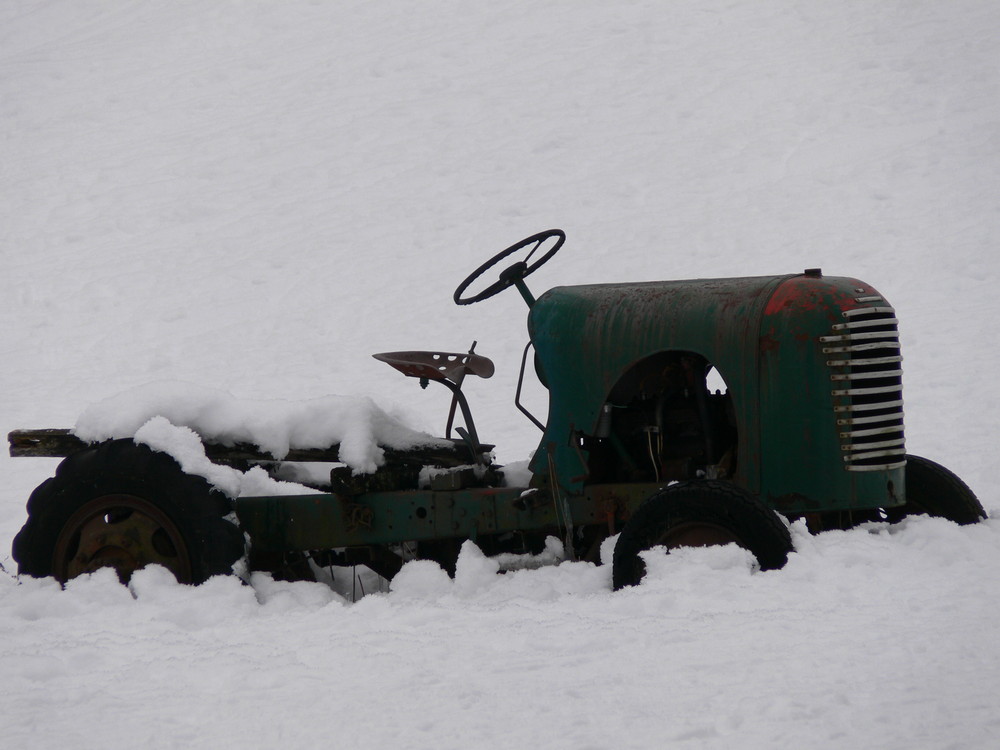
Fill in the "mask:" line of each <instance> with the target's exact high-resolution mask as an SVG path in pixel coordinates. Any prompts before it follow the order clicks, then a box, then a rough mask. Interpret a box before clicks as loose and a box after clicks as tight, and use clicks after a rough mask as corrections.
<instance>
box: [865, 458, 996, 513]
mask: <svg viewBox="0 0 1000 750" xmlns="http://www.w3.org/2000/svg"><path fill="white" fill-rule="evenodd" d="M885 513H886V516H887V517H888V519H889V520H890V521H893V522H896V521H901V520H902V519H904V518H905V517H906V516H912V515H920V514H925V515H928V516H936V517H938V518H947V519H948V520H949V521H954V522H955V523H957V524H961V525H963V526H964V525H967V524H970V523H979V522H980V521H982V520H983V519H984V518H986V511H985V510H983V506H982V504H981V503H980V502H979V499H978V498H977V497H976V495H975V493H974V492H973V491H972V490H971V489H969V487H968V485H967V484H966V483H965V482H963V481H962V480H961V479H959V478H958V477H957V476H956V475H955V474H954V472H952V471H950V470H948V469H946V468H945V467H943V466H941V464H937V463H934V462H933V461H931V460H929V459H926V458H922V457H920V456H911V455H908V456H907V457H906V504H905V505H901V506H899V507H897V508H887V509H886V511H885Z"/></svg>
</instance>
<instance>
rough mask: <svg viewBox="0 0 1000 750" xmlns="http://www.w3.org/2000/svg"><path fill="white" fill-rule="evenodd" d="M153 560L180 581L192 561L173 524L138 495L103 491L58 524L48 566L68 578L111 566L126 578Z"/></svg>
mask: <svg viewBox="0 0 1000 750" xmlns="http://www.w3.org/2000/svg"><path fill="white" fill-rule="evenodd" d="M153 564H157V565H162V566H163V567H165V568H167V569H168V570H169V571H170V572H171V573H173V574H174V576H175V577H176V578H177V580H178V581H180V582H181V583H190V582H191V580H192V574H191V561H190V557H189V556H188V551H187V545H185V543H184V538H183V537H182V536H181V533H180V530H179V529H178V528H177V525H176V524H175V523H174V522H173V521H171V520H170V518H169V517H168V516H167V515H166V514H165V513H164V512H163V511H161V510H160V509H159V508H157V507H156V506H155V505H153V504H152V503H150V502H149V501H148V500H143V499H142V498H141V497H136V496H134V495H102V496H101V497H97V498H94V499H93V500H90V501H89V502H87V503H85V504H84V505H83V506H82V507H81V508H80V509H79V510H77V511H76V512H75V513H74V514H73V515H72V516H70V518H69V520H68V521H67V522H66V524H65V526H63V529H62V531H61V532H60V533H59V537H58V538H57V539H56V545H55V550H54V551H53V560H52V571H53V574H54V575H55V577H56V578H58V579H59V580H60V581H67V580H69V579H70V578H75V577H76V576H78V575H82V574H84V573H93V572H94V571H95V570H97V569H99V568H114V569H115V571H116V572H117V573H118V578H119V580H120V581H121V582H122V583H127V582H128V580H129V579H130V578H131V577H132V574H133V573H134V572H135V571H137V570H139V569H140V568H144V567H145V566H147V565H153Z"/></svg>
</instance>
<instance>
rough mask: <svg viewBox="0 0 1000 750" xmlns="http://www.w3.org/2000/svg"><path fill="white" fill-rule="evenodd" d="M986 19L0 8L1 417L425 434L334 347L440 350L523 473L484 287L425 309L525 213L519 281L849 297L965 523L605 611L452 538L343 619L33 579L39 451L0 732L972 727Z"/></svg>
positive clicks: (81, 741)
mask: <svg viewBox="0 0 1000 750" xmlns="http://www.w3.org/2000/svg"><path fill="white" fill-rule="evenodd" d="M998 35H1000V4H998V3H996V2H992V1H991V0H981V1H979V0H956V1H955V2H947V3H942V2H921V1H919V0H913V1H912V2H905V3H903V2H868V3H864V2H838V3H828V2H819V1H818V0H797V1H796V0H778V1H776V2H770V3H760V2H754V1H752V0H702V1H700V2H693V1H686V0H678V1H677V2H669V3H667V2H655V1H653V0H646V1H643V0H635V1H633V2H627V1H625V0H621V1H619V2H587V1H586V0H577V1H575V2H568V1H567V2H505V1H504V0H491V2H478V1H476V0H473V1H471V2H451V1H444V0H442V1H436V0H432V1H429V2H421V3H404V2H398V0H386V1H385V2H378V3H375V2H357V1H350V0H344V1H343V2H281V3H265V2H253V1H248V2H226V1H223V0H216V1H213V2H195V1H193V0H191V1H182V2H171V3H168V2H159V1H153V2H150V1H149V0H131V1H126V0H109V1H108V2H103V3H82V2H74V1H73V0H53V1H50V2H42V1H41V0H19V1H18V2H5V3H2V4H0V260H2V271H0V300H2V304H0V354H2V367H0V431H2V432H3V433H6V432H8V431H10V430H13V429H20V428H41V427H73V426H74V425H76V424H77V420H78V419H80V418H81V416H82V415H85V414H87V413H89V414H91V415H93V414H94V413H95V412H93V411H90V412H88V410H89V409H93V408H95V405H100V404H102V403H104V404H107V403H108V402H107V401H106V400H107V399H118V400H117V401H113V402H111V403H115V404H120V405H121V413H117V411H116V409H112V410H110V411H109V410H107V409H104V410H103V411H101V410H100V408H99V407H98V411H99V412H100V413H102V414H105V415H107V414H110V415H111V416H112V417H114V416H119V417H122V418H123V419H124V418H126V417H127V416H128V413H129V410H130V409H136V408H137V407H138V405H139V401H138V397H130V396H129V395H128V394H136V393H148V392H149V391H148V389H154V390H155V389H158V388H164V389H167V390H168V391H169V390H170V389H171V388H177V387H178V386H177V384H178V383H182V384H186V385H183V386H181V387H180V392H182V393H185V394H188V395H190V394H215V395H214V396H211V397H209V401H211V402H212V403H214V404H216V405H218V404H220V403H222V404H226V405H228V406H227V408H230V409H231V410H230V411H229V412H227V414H228V417H233V416H234V414H236V416H238V414H239V412H240V408H241V407H240V405H241V404H243V405H245V404H251V403H252V404H262V403H263V404H267V405H268V406H267V408H266V409H265V411H267V410H268V409H273V410H274V411H273V412H269V413H272V414H280V415H284V416H282V417H280V420H283V422H282V424H284V425H285V426H286V427H290V426H292V425H293V423H294V425H297V426H300V427H301V426H303V425H304V427H303V429H308V428H309V427H310V425H311V424H312V423H311V422H310V420H309V415H310V414H312V413H313V412H314V409H316V408H319V411H320V412H322V408H328V410H330V411H328V412H326V413H327V414H329V413H331V412H332V411H336V409H337V408H338V407H335V406H332V404H340V405H341V406H344V405H345V404H348V405H349V404H369V405H370V408H371V411H370V412H369V411H366V412H365V413H366V414H369V415H370V414H378V415H380V416H379V417H378V420H376V421H378V424H379V425H381V426H382V427H385V426H387V425H389V424H398V423H403V424H406V425H408V426H409V428H412V429H414V430H418V431H422V432H426V433H430V434H440V433H441V432H442V430H443V426H444V421H445V417H446V409H447V393H446V392H445V390H444V389H438V390H439V391H440V393H435V392H434V388H433V387H432V388H430V389H428V390H427V391H422V390H421V389H420V388H419V387H417V384H416V382H414V381H413V380H411V379H405V378H403V377H401V376H400V375H399V373H396V372H394V371H392V370H391V369H390V368H388V367H386V366H385V365H383V364H382V363H379V362H376V361H375V360H373V359H372V358H371V357H370V356H369V355H370V354H371V353H374V352H379V351H394V350H402V349H440V350H445V351H465V350H467V349H468V347H469V346H470V345H471V343H472V341H473V340H477V341H478V342H479V343H478V346H477V349H476V351H477V352H479V353H481V354H484V355H486V356H489V357H491V358H492V359H493V360H494V361H495V362H496V363H497V374H496V376H495V377H494V378H492V379H491V380H480V379H474V381H475V382H472V381H471V380H470V382H468V383H467V386H466V391H467V393H468V395H469V398H470V401H471V403H472V407H473V411H474V413H475V415H476V416H477V423H478V426H479V431H480V434H481V435H482V436H483V438H484V439H485V440H488V441H490V442H493V443H496V445H497V451H496V455H497V460H498V461H499V462H501V463H506V462H515V461H523V460H524V459H525V458H527V456H528V454H529V453H530V451H531V450H533V449H534V447H535V442H536V441H537V438H538V432H537V430H536V429H535V428H534V427H533V426H532V425H531V424H530V423H529V422H528V421H527V420H525V419H524V418H523V417H522V415H520V414H519V413H518V412H517V411H516V410H515V409H514V407H513V405H512V398H513V393H514V387H515V383H516V376H517V368H518V364H519V359H520V354H521V349H522V347H523V346H524V343H525V341H526V332H525V330H524V322H525V306H524V303H523V301H522V300H521V299H520V297H519V296H518V295H517V294H516V293H514V292H513V291H509V292H507V293H505V294H502V295H500V296H498V297H497V298H494V299H492V300H489V301H486V302H483V303H481V304H477V305H472V306H470V307H465V308H458V307H455V306H454V305H453V304H452V301H451V294H452V291H453V290H454V288H455V286H456V285H457V284H458V283H459V282H460V281H461V280H462V279H463V278H464V277H465V276H466V275H467V274H468V273H469V272H471V271H472V270H473V269H474V268H476V267H477V266H478V265H479V264H480V263H482V262H483V261H484V260H485V259H486V258H488V257H489V256H491V255H492V254H494V253H495V252H497V251H499V250H500V249H502V248H503V247H505V246H507V245H509V244H511V243H513V242H515V241H516V240H518V239H520V238H522V237H525V236H527V235H530V234H533V233H535V232H537V231H540V230H543V229H547V228H550V227H561V228H562V229H564V230H566V232H567V234H568V237H569V239H568V241H567V243H566V246H565V247H564V248H563V249H562V251H561V252H560V253H559V254H558V255H557V256H556V257H555V258H554V259H553V260H551V261H550V262H549V263H548V264H547V265H546V266H545V267H544V268H543V269H542V270H540V271H539V272H538V273H537V274H535V275H534V276H533V277H532V278H531V279H529V286H530V287H531V288H532V289H533V290H535V291H536V293H540V292H541V291H543V290H544V289H546V288H549V287H551V286H555V285H559V284H574V283H592V282H605V281H625V280H655V279H670V278H699V277H719V276H749V275H760V274H778V273H790V272H798V271H801V270H802V269H804V268H807V267H822V268H823V270H824V272H826V273H828V274H831V275H846V276H855V277H858V278H862V279H865V280H866V281H868V282H870V283H872V284H874V285H875V286H876V287H877V288H878V289H879V290H880V291H881V292H882V293H883V294H884V295H885V296H886V297H887V298H888V299H889V300H890V301H891V303H892V304H893V305H894V306H895V308H896V309H897V311H898V313H899V317H900V319H901V321H902V322H901V338H902V342H903V347H904V353H905V357H906V361H905V373H906V375H905V384H906V414H907V446H908V450H909V451H910V452H912V453H916V454H920V455H924V456H927V457H929V458H932V459H934V460H937V461H940V462H941V463H943V464H945V465H947V466H949V467H950V468H952V469H953V470H954V471H956V472H957V473H958V474H959V475H960V476H961V477H963V478H964V479H965V481H966V482H967V483H968V484H969V485H970V486H971V487H972V488H973V489H974V490H975V491H976V492H977V493H978V495H979V497H980V498H981V500H982V502H983V504H984V506H985V507H986V509H987V510H988V511H989V512H990V513H991V514H992V515H993V516H994V518H993V519H991V520H988V521H986V522H984V523H982V524H979V525H976V526H972V527H959V526H956V525H954V524H951V523H949V522H946V521H943V520H939V519H928V518H912V519H909V520H907V521H906V522H904V523H902V524H900V525H897V526H892V527H890V526H887V525H884V524H874V525H870V526H868V527H865V528H860V529H856V530H852V531H850V532H830V533H824V534H821V535H818V536H810V535H808V534H807V533H806V532H805V531H804V529H803V528H802V527H801V526H800V525H795V526H794V527H793V529H792V532H793V538H794V542H795V547H796V551H795V553H793V554H792V555H791V557H790V560H789V563H788V565H787V566H786V567H785V568H784V569H782V570H780V571H773V572H767V573H760V572H754V570H753V567H752V565H751V564H750V561H749V560H748V559H747V557H746V555H745V553H743V552H742V551H741V550H739V549H738V548H735V547H724V548H708V549H691V550H684V551H682V552H678V553H674V554H671V555H669V556H660V557H654V558H651V559H650V563H649V567H650V570H651V572H650V575H649V576H648V577H647V579H646V580H645V581H644V582H643V584H642V585H640V586H638V587H636V588H632V589H627V590H623V591H621V592H617V593H613V592H612V591H611V585H610V570H609V567H608V566H600V567H598V566H593V565H589V564H585V563H563V564H561V565H558V566H551V567H545V568H540V569H536V570H519V571H516V572H511V573H506V574H498V573H497V561H495V560H490V559H487V558H485V557H483V555H482V554H481V553H480V552H479V551H478V549H477V548H475V547H474V546H472V545H467V546H466V547H465V548H464V549H463V553H462V557H461V559H460V563H459V569H458V571H457V574H456V577H455V578H454V579H449V578H448V577H447V576H446V575H445V574H444V573H443V571H441V569H440V568H438V567H437V566H436V565H434V564H431V563H426V562H415V563H411V564H409V565H407V566H406V567H404V569H403V570H402V572H401V573H400V574H399V575H398V576H397V578H396V579H395V580H394V582H393V584H392V590H391V591H389V590H388V589H387V587H386V586H384V585H382V586H379V587H378V589H377V590H374V591H373V590H372V579H371V578H368V579H365V580H363V581H362V583H365V582H366V581H367V586H368V588H367V589H366V592H365V593H366V595H364V596H361V595H360V594H361V592H360V591H358V590H357V589H356V585H355V584H354V583H353V582H349V583H344V582H343V581H339V582H338V583H337V584H336V585H335V586H334V587H330V586H328V585H325V584H322V583H297V584H289V583H278V582H274V581H272V580H271V579H270V578H268V577H267V576H264V575H260V574H258V575H255V576H254V577H253V579H252V580H251V582H250V585H244V584H242V583H241V582H240V581H239V580H238V579H236V578H235V577H222V578H214V579H211V580H209V581H208V582H207V583H205V584H203V585H201V586H198V587H186V586H181V585H178V584H177V583H176V582H174V580H173V579H172V577H171V576H170V575H169V574H167V573H166V572H165V571H164V570H163V569H160V568H149V569H146V570H144V571H141V572H140V573H138V574H137V575H136V576H135V577H134V578H133V580H132V582H131V584H130V585H129V586H128V587H124V586H122V585H120V584H119V583H118V581H117V578H116V577H115V576H114V574H113V573H112V572H110V571H102V572H100V573H97V574H94V575H92V576H90V577H83V578H79V579H75V580H73V581H71V582H70V583H69V584H68V585H67V586H66V587H65V589H62V588H61V587H60V586H59V585H58V584H57V583H55V582H54V581H53V580H51V579H49V580H34V579H29V578H22V579H18V578H17V577H16V564H15V563H14V561H13V560H12V559H11V558H10V553H9V549H10V541H11V540H12V539H13V537H14V535H15V534H16V533H17V530H18V529H19V528H20V526H21V525H22V524H23V523H24V520H25V508H24V503H25V501H26V499H27V497H28V495H29V494H30V492H31V490H32V488H33V487H35V486H36V485H38V484H39V483H41V482H42V481H43V480H44V479H45V478H46V477H48V476H51V474H52V473H53V471H54V470H55V467H56V465H57V461H56V460H54V459H16V460H14V459H10V458H8V457H7V456H6V455H5V454H4V456H3V457H0V475H2V481H0V562H2V564H3V571H2V572H0V738H2V739H0V744H2V746H3V747H4V748H12V749H20V748H32V749H33V750H38V749H45V748H66V747H78V748H126V747H146V748H192V747H205V748H319V747H333V748H393V747H406V748H435V750H444V749H446V748H462V749H463V750H466V749H468V748H483V749H490V748H497V749H499V748H573V749H574V750H585V749H588V750H589V749H597V748H607V749H609V750H617V749H619V748H659V747H670V748H674V747H676V748H851V749H856V748H878V749H880V750H883V749H887V748H900V749H903V748H906V749H907V750H913V749H914V748H956V749H957V748H994V747H996V746H997V742H998V740H997V738H998V737H1000V703H998V699H997V696H998V694H1000V629H998V619H1000V618H998V615H1000V604H998V602H1000V575H998V573H997V570H998V569H1000V521H998V520H995V519H996V518H1000V493H998V491H997V482H996V476H997V469H998V461H997V453H996V447H997V440H996V427H995V425H996V423H997V418H998V416H1000V403H998V395H997V388H996V384H995V380H996V377H995V373H996V370H997V365H998V363H1000V357H998V356H997V354H996V346H995V344H994V341H993V338H994V336H993V335H992V331H993V326H994V325H996V322H997V320H998V318H1000V303H998V301H997V295H996V289H997V285H998V282H1000V256H998V253H997V250H996V246H997V242H998V240H1000V207H998V205H1000V204H998V202H997V196H998V195H1000V64H998V61H1000V57H998V48H997V39H998ZM163 384H168V385H163ZM120 394H126V395H125V396H121V395H120ZM528 402H529V405H530V406H531V407H532V408H533V409H534V410H535V411H536V412H541V413H543V414H544V396H543V392H542V391H541V390H540V389H535V390H533V391H532V392H531V393H529V394H528ZM143 403H146V402H145V401H144V402H143ZM322 405H326V406H325V407H322ZM321 407H322V408H321ZM363 408H364V409H366V410H367V409H368V408H369V407H368V406H365V407H363ZM233 410H235V412H234V411H233ZM140 411H141V410H140ZM301 414H305V415H306V418H304V419H300V420H298V421H297V422H295V421H294V420H292V421H289V420H291V418H290V417H289V416H288V415H301ZM142 416H143V417H144V418H145V417H148V416H149V415H148V414H142ZM162 416H164V415H161V417H162ZM228 417H227V418H228ZM383 417H384V419H383ZM83 424H84V425H86V424H87V420H86V419H84V420H83ZM157 424H160V425H161V426H162V423H161V422H154V423H152V427H150V426H149V425H147V427H149V429H150V430H153V429H154V428H155V427H156V425H157ZM367 424H370V425H371V424H374V423H367ZM91 426H93V423H91ZM105 427H107V428H108V429H111V427H109V426H107V425H105ZM138 427H141V422H140V424H138V425H135V426H134V427H133V429H135V428H138ZM95 429H96V427H95ZM324 429H325V428H324ZM372 429H376V427H372ZM378 429H381V427H378ZM389 432H390V433H391V434H396V433H395V432H394V430H389ZM372 434H374V433H372ZM288 436H289V435H288V434H286V435H285V437H288ZM279 442H280V441H279ZM359 445H360V444H359ZM278 447H280V445H279V446H278ZM365 450H367V449H366V448H364V446H363V445H362V446H361V448H359V451H360V452H359V453H358V455H357V460H358V462H359V464H363V463H364V462H365V461H366V460H377V456H374V455H373V454H370V453H366V452H365Z"/></svg>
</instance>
